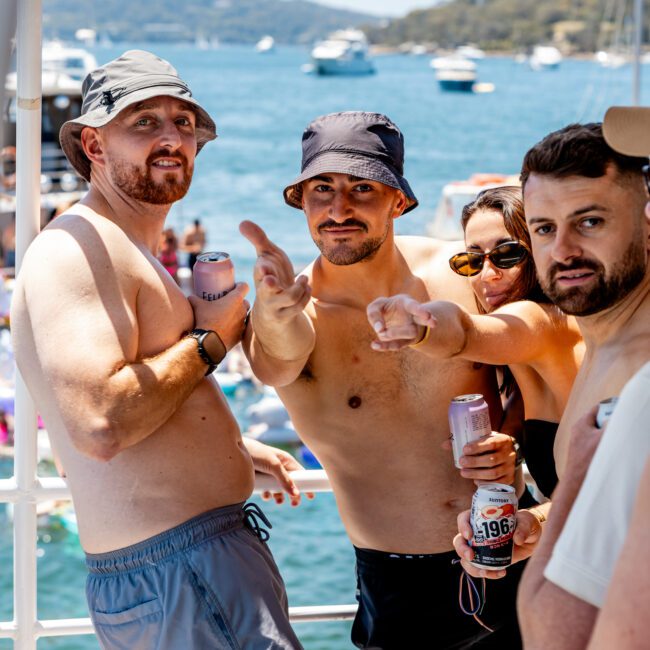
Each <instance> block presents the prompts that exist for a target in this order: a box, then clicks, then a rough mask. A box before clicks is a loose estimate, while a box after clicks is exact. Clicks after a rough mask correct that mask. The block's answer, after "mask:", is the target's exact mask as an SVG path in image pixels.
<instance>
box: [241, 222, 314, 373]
mask: <svg viewBox="0 0 650 650" xmlns="http://www.w3.org/2000/svg"><path fill="white" fill-rule="evenodd" d="M239 230H240V232H241V233H242V235H244V237H246V239H248V241H250V242H251V244H253V246H255V250H256V252H257V262H256V263H255V268H254V270H253V279H254V281H255V303H254V305H253V309H252V311H251V314H250V319H249V323H248V327H247V328H246V333H245V336H244V351H245V352H246V356H247V357H248V360H249V361H250V364H251V367H252V369H253V372H254V373H255V375H256V376H257V377H258V378H259V379H260V380H261V381H263V382H264V383H265V384H268V385H270V386H286V385H287V384H290V383H292V382H293V381H295V379H296V378H297V377H298V375H299V374H300V372H301V371H302V369H303V368H304V366H305V363H306V362H307V359H309V355H310V354H311V352H312V350H313V349H314V344H315V341H316V334H315V332H314V326H313V324H312V322H311V320H310V318H309V316H307V314H306V313H305V311H304V309H305V307H306V305H307V304H308V303H309V300H310V298H311V287H310V286H309V284H308V283H307V278H306V277H304V276H299V277H298V278H295V277H294V272H293V266H292V264H291V262H290V260H289V258H288V257H287V255H286V254H285V253H284V251H283V250H281V249H280V248H278V247H277V246H276V245H275V244H274V243H273V242H272V241H271V240H270V239H269V238H268V237H267V236H266V233H265V232H264V231H263V230H262V229H261V228H260V227H259V226H257V225H256V224H254V223H253V222H251V221H243V222H242V223H241V225H240V226H239Z"/></svg>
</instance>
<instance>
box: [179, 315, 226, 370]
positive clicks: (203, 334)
mask: <svg viewBox="0 0 650 650" xmlns="http://www.w3.org/2000/svg"><path fill="white" fill-rule="evenodd" d="M210 334H214V335H215V336H216V337H217V339H218V340H219V343H220V344H221V346H222V348H223V352H222V354H220V357H219V358H218V359H214V358H213V357H212V356H210V353H209V352H208V351H207V350H206V349H205V345H204V342H205V339H206V338H207V337H208V336H209V335H210ZM187 336H188V338H192V339H195V340H196V342H197V345H198V353H199V356H200V357H201V359H202V360H203V361H204V362H205V363H206V364H207V365H208V369H207V370H206V372H205V374H206V375H211V374H212V373H213V372H214V371H215V370H216V369H217V366H218V365H219V364H220V363H221V362H222V361H223V359H224V357H225V356H226V352H227V350H226V346H225V345H224V343H223V341H222V340H221V337H220V336H219V335H218V334H217V333H216V332H215V331H214V330H204V329H201V328H200V327H196V328H194V329H193V330H192V331H191V332H188V334H187Z"/></svg>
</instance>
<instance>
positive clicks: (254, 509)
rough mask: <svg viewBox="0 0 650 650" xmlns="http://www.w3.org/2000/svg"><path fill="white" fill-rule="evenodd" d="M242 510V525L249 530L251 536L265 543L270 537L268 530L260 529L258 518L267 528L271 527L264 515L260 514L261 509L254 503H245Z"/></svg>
mask: <svg viewBox="0 0 650 650" xmlns="http://www.w3.org/2000/svg"><path fill="white" fill-rule="evenodd" d="M242 510H243V512H244V525H245V526H246V527H247V528H249V529H250V530H251V531H252V532H253V534H254V535H255V536H257V537H258V538H259V539H260V541H262V542H264V543H266V542H267V541H268V540H269V538H270V537H271V535H270V533H269V531H268V530H266V529H265V528H262V526H261V525H260V522H259V521H258V518H259V519H261V520H262V523H263V524H264V525H265V526H267V527H268V528H273V526H272V525H271V522H270V521H269V520H268V519H267V518H266V515H265V514H264V513H263V512H262V510H261V508H260V507H259V506H258V505H257V504H256V503H247V504H246V505H245V506H244V507H243V508H242Z"/></svg>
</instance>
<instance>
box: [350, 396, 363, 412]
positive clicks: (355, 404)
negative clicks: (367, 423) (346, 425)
mask: <svg viewBox="0 0 650 650" xmlns="http://www.w3.org/2000/svg"><path fill="white" fill-rule="evenodd" d="M348 406H349V407H350V408H351V409H358V408H359V407H360V406H361V398H360V397H359V396H358V395H352V397H351V398H350V399H349V400H348Z"/></svg>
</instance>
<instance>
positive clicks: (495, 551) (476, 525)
mask: <svg viewBox="0 0 650 650" xmlns="http://www.w3.org/2000/svg"><path fill="white" fill-rule="evenodd" d="M516 516H517V494H516V493H515V488H514V487H512V485H505V484H504V483H486V484H485V485H480V486H479V488H478V489H477V490H476V492H475V493H474V496H473V498H472V510H471V514H470V518H471V524H472V531H473V532H474V538H473V539H472V549H473V551H474V559H473V560H472V564H473V565H474V566H476V567H479V568H482V569H502V568H503V567H507V566H509V565H510V564H511V562H512V538H513V537H514V534H515V527H516V525H517V520H516Z"/></svg>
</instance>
